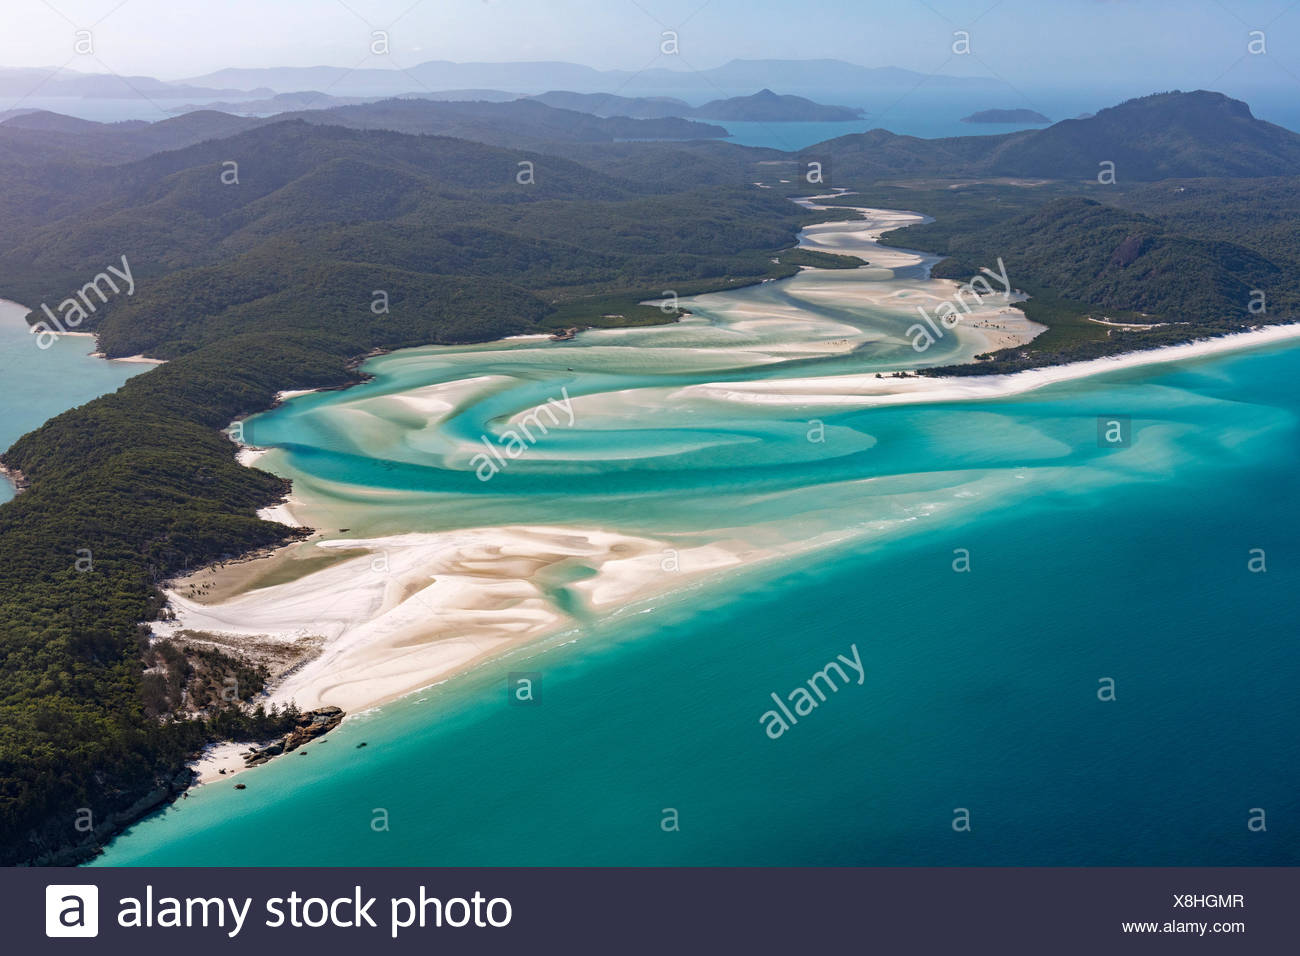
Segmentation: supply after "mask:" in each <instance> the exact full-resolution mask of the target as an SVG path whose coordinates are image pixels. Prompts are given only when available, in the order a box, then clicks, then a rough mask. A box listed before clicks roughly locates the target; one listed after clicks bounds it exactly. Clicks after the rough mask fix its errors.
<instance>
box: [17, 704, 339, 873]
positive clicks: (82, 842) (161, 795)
mask: <svg viewBox="0 0 1300 956" xmlns="http://www.w3.org/2000/svg"><path fill="white" fill-rule="evenodd" d="M345 716H347V715H346V714H345V713H344V712H343V711H342V710H340V709H339V708H338V707H321V708H319V709H317V710H311V711H307V712H306V713H303V714H301V715H299V717H298V719H297V722H296V726H295V727H294V728H293V730H291V731H289V733H287V734H285V735H284V736H283V737H282V738H280V739H279V740H277V741H275V742H274V743H271V744H268V745H267V746H264V747H252V748H250V749H249V750H248V751H246V752H245V753H244V755H243V756H244V766H245V768H249V767H260V766H261V765H263V764H265V763H267V762H269V761H270V760H271V759H272V758H274V757H277V756H280V755H281V754H286V753H290V752H292V751H294V750H297V749H298V748H299V747H302V746H303V745H304V744H307V743H310V742H311V741H313V740H317V739H319V738H320V737H322V736H324V735H325V734H327V733H329V732H330V731H331V730H333V729H334V728H335V727H337V726H338V725H339V724H341V723H342V722H343V718H344V717H345ZM197 778H198V775H197V774H196V773H195V771H194V770H193V769H192V768H190V767H184V768H182V769H181V770H179V771H177V772H176V773H175V774H173V775H172V776H170V777H168V776H162V775H160V776H158V777H156V778H155V779H154V782H153V786H152V788H151V789H149V790H148V791H147V792H145V793H141V794H139V795H138V796H137V797H135V799H133V800H131V801H130V802H129V803H127V804H126V805H125V806H123V807H122V809H120V810H116V811H114V812H112V813H109V814H108V815H106V816H105V817H104V818H103V819H102V820H101V821H100V822H99V823H98V824H96V825H94V826H93V827H92V828H90V829H87V830H85V831H83V832H81V834H80V839H77V840H76V841H75V842H73V841H71V840H68V841H66V842H64V841H63V839H61V837H60V835H58V834H55V833H51V832H48V830H47V831H46V832H45V833H43V834H33V835H32V844H31V845H32V847H33V849H32V851H31V852H30V854H29V855H28V856H27V859H26V861H25V862H24V863H22V864H19V865H25V866H79V865H81V864H83V863H86V862H88V861H89V860H93V859H94V858H95V857H97V856H99V854H100V853H102V852H103V847H104V845H105V844H107V843H108V842H109V841H110V840H112V839H113V837H115V836H117V835H118V834H119V833H121V832H122V831H123V830H125V829H127V827H129V826H131V825H132V824H134V823H137V822H139V821H140V820H143V819H144V818H145V817H147V816H149V815H151V814H153V813H155V812H156V811H158V810H161V809H163V808H164V807H165V806H166V805H168V804H170V803H173V802H175V801H176V800H179V799H181V798H183V797H185V796H187V794H188V791H189V789H190V788H191V787H192V786H194V784H195V781H196V780H197ZM237 786H239V787H240V789H244V785H243V784H239V785H237ZM123 799H124V800H126V799H130V798H129V796H124V798H123Z"/></svg>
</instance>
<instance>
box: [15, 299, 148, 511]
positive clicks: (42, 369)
mask: <svg viewBox="0 0 1300 956" xmlns="http://www.w3.org/2000/svg"><path fill="white" fill-rule="evenodd" d="M29 311H30V309H28V308H27V307H26V306H22V305H18V304H16V303H13V302H5V301H3V300H0V449H4V448H8V447H9V446H10V445H12V444H13V443H14V442H15V441H17V440H18V439H19V438H21V437H22V436H23V435H25V434H27V433H28V432H29V431H32V430H33V429H36V428H39V427H40V426H41V425H42V424H44V423H45V422H46V421H48V420H49V419H51V418H53V417H54V416H55V415H58V414H59V413H60V412H65V411H67V410H68V409H69V408H75V407H76V406H78V405H83V404H85V403H86V402H88V401H90V400H91V399H92V398H98V397H99V396H100V395H106V394H107V393H109V392H115V391H117V389H118V387H119V386H121V385H122V383H123V382H125V381H126V380H127V379H128V378H130V377H131V376H132V375H139V374H140V373H141V372H146V371H148V370H149V368H150V366H148V365H142V364H138V363H135V362H106V361H104V360H103V359H97V358H91V357H90V353H91V352H93V351H95V340H94V339H92V338H88V337H86V336H77V335H63V336H59V338H58V339H57V341H55V342H54V343H53V344H52V345H51V346H50V347H49V348H48V349H45V350H42V349H40V348H37V345H36V339H35V337H33V336H32V334H31V333H30V332H29V331H28V326H27V323H26V321H24V316H26V315H27V313H28V312H29ZM13 496H14V492H13V486H12V485H11V484H9V482H8V481H6V480H5V479H4V478H0V503H3V502H6V501H8V500H9V499H11V498H12V497H13Z"/></svg>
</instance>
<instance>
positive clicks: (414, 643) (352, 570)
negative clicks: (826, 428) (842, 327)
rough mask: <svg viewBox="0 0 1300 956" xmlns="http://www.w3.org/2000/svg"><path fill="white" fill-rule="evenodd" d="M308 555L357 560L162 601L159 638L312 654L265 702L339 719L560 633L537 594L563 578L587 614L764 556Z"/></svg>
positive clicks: (371, 548) (513, 535) (413, 541)
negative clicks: (180, 635) (219, 596)
mask: <svg viewBox="0 0 1300 956" xmlns="http://www.w3.org/2000/svg"><path fill="white" fill-rule="evenodd" d="M316 547H318V548H322V549H334V548H337V549H348V550H355V549H361V550H364V551H365V552H366V553H365V554H363V555H361V556H359V557H355V558H350V559H347V560H344V561H340V562H338V563H336V564H333V565H331V566H329V567H327V568H325V569H323V570H319V571H316V572H314V573H311V574H308V575H305V576H303V577H301V578H299V579H298V580H294V581H289V582H287V583H283V584H277V585H274V586H271V587H264V588H259V589H257V590H252V591H247V592H245V593H243V594H240V595H238V596H237V597H234V598H231V599H229V600H226V601H224V602H221V603H219V604H211V605H209V604H202V603H199V602H197V601H194V600H191V599H189V598H186V597H184V596H182V595H181V594H180V593H178V592H177V591H175V590H173V591H170V592H168V597H169V599H170V601H171V605H172V608H173V609H174V610H175V612H176V618H177V619H176V621H175V622H174V623H171V624H169V625H168V626H167V627H168V628H169V629H170V630H182V629H185V630H192V631H200V632H205V633H210V634H215V635H222V636H225V637H227V638H242V639H245V640H246V641H249V642H252V643H255V644H279V645H282V646H285V647H292V646H294V645H320V646H322V647H323V650H322V652H321V653H320V655H319V656H317V657H316V658H314V659H312V660H310V661H308V662H307V663H306V664H303V665H301V666H300V667H298V668H297V669H295V670H293V671H292V672H291V673H289V674H288V675H287V676H286V677H285V678H284V679H283V680H282V681H280V683H279V684H278V686H276V688H275V690H274V692H273V693H272V695H271V698H270V701H268V703H280V704H284V703H287V702H288V701H290V700H294V701H296V702H297V704H298V706H299V707H302V708H303V709H308V708H312V707H319V706H323V705H326V704H333V705H336V706H339V707H342V708H343V709H344V710H347V711H353V710H358V709H362V708H366V707H371V706H374V705H376V704H379V703H382V702H384V701H388V700H392V699H394V698H396V697H399V696H402V695H403V694H406V693H409V692H411V691H414V690H417V689H419V688H421V687H426V686H428V685H429V684H431V683H434V682H436V681H438V680H440V679H442V678H444V677H446V676H447V675H448V674H450V673H452V672H454V671H456V670H458V669H460V668H462V667H464V666H466V665H468V664H471V663H473V662H475V661H477V660H479V659H480V658H482V657H484V656H485V655H488V654H491V653H493V652H495V651H499V650H501V649H502V648H503V647H505V646H507V645H512V644H516V643H520V642H523V641H528V640H533V639H535V638H537V637H540V636H542V635H544V634H546V633H549V632H551V631H554V630H556V629H557V628H559V627H561V626H562V625H565V624H567V623H570V622H571V620H572V619H571V618H570V617H569V616H568V615H567V614H565V613H563V612H561V611H560V610H559V609H558V608H557V607H556V606H555V604H554V603H553V602H552V600H551V598H550V597H549V596H548V594H547V592H546V586H545V585H544V583H543V582H544V581H545V580H546V579H547V576H548V573H550V574H554V573H557V572H561V571H562V569H563V568H565V567H566V566H575V565H583V566H585V567H587V568H591V569H593V570H594V571H595V574H594V575H592V576H591V577H588V578H586V579H584V580H581V581H578V582H576V583H574V584H572V585H570V587H571V589H572V590H573V591H574V592H576V593H578V594H579V595H581V596H583V597H584V598H585V599H586V600H587V601H588V602H589V604H590V606H591V607H592V608H593V609H596V610H601V609H607V608H609V607H611V606H614V605H622V604H627V603H629V602H632V601H636V600H639V599H642V598H646V597H649V596H652V595H654V594H656V593H659V592H661V591H664V590H667V589H671V588H674V587H678V586H680V585H681V584H682V582H683V581H684V580H685V579H688V578H697V577H699V576H700V575H702V574H707V573H710V572H713V571H716V570H718V569H721V568H725V567H731V566H735V565H738V564H741V563H743V562H745V561H752V560H754V559H756V558H760V557H763V556H765V555H766V553H765V552H759V551H757V550H752V549H751V550H749V551H744V550H739V548H738V550H728V548H727V547H725V546H722V545H718V544H711V545H707V546H695V547H681V546H678V547H673V546H672V545H670V544H668V543H667V542H664V541H656V540H651V539H649V538H640V537H633V536H630V535H624V534H618V533H616V532H610V531H604V530H599V529H589V528H572V527H540V526H537V527H535V526H528V527H502V528H475V529H469V530H464V531H453V532H446V533H442V534H405V535H394V536H391V537H385V538H373V539H362V540H348V539H334V540H324V541H318V542H316Z"/></svg>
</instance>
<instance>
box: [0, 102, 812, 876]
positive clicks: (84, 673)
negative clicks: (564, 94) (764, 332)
mask: <svg viewBox="0 0 1300 956" xmlns="http://www.w3.org/2000/svg"><path fill="white" fill-rule="evenodd" d="M539 108H541V107H539ZM230 159H234V160H236V161H237V162H238V163H239V176H240V184H239V185H226V184H224V183H223V182H222V175H221V174H222V172H223V169H224V168H225V167H224V166H223V163H224V162H225V161H227V160H230ZM525 160H526V161H529V162H532V163H533V164H534V166H535V172H536V178H535V183H533V184H529V185H526V184H522V183H520V182H519V181H518V179H517V173H518V172H519V168H520V167H519V165H518V164H519V163H520V162H521V161H525ZM0 176H4V177H7V178H9V179H12V180H13V181H14V182H15V183H16V184H18V185H20V186H21V188H17V187H16V188H14V189H12V190H0V207H3V208H8V209H12V211H13V212H14V214H15V217H16V218H22V219H23V221H25V223H26V226H25V228H23V229H21V230H16V231H14V232H12V233H7V234H6V235H5V237H4V238H3V239H0V288H3V289H4V290H5V293H6V295H9V296H13V297H15V298H17V299H20V300H23V301H26V302H28V303H30V304H36V303H40V302H50V303H58V302H59V301H60V300H61V299H63V298H64V297H65V296H67V295H69V294H70V293H71V292H72V291H74V290H76V289H79V288H81V286H82V285H83V284H84V283H85V282H87V281H88V280H89V279H90V278H91V277H93V276H94V275H95V274H96V273H98V272H100V271H102V270H103V269H104V267H105V266H106V265H107V264H108V263H109V262H111V261H113V260H115V259H117V258H119V257H120V256H121V255H124V254H125V255H126V256H128V257H129V259H130V262H131V266H132V271H133V273H134V275H135V277H136V282H137V288H136V292H135V295H134V296H131V297H128V296H126V295H120V296H117V297H115V298H113V299H111V300H110V301H109V302H108V303H106V304H103V305H101V306H100V307H99V308H98V311H96V312H95V314H94V315H93V316H92V317H91V318H90V320H89V321H88V322H87V323H86V325H85V326H83V327H82V328H83V329H87V328H89V329H94V330H95V331H97V332H98V333H99V335H100V342H101V345H102V347H103V348H104V349H105V350H106V351H107V352H108V353H109V354H111V355H126V354H134V353H137V352H144V353H147V354H150V355H153V356H157V357H163V358H167V359H168V360H169V362H168V364H166V365H164V366H161V367H159V368H157V369H155V370H153V371H151V372H149V373H147V374H145V375H142V376H139V377H136V378H133V379H132V380H131V381H130V382H128V383H127V384H126V385H125V386H123V387H122V388H121V389H120V390H119V391H117V392H116V393H115V394H113V395H110V396H106V397H104V398H102V399H99V400H97V401H94V402H90V403H88V404H86V405H84V406H82V407H80V408H77V409H74V410H72V411H69V412H66V413H64V414H62V415H60V416H58V417H56V418H54V419H52V420H51V421H49V422H47V423H46V424H45V425H44V426H42V427H41V428H40V429H38V430H36V431H35V432H33V433H31V434H29V435H26V436H24V437H23V438H22V439H20V440H19V441H18V442H17V443H16V444H15V445H14V446H13V447H12V448H11V449H9V450H8V451H7V452H6V453H5V455H4V462H5V464H6V465H7V466H10V467H13V468H16V469H19V470H20V471H22V472H23V474H24V475H25V477H26V479H27V482H28V490H27V491H25V492H24V493H23V494H21V495H19V496H18V498H16V499H15V500H14V501H12V502H10V503H9V504H7V505H5V506H3V507H0V634H3V639H2V640H0V860H2V861H4V862H19V861H31V860H40V859H46V860H48V859H51V858H52V857H51V856H50V854H55V853H59V852H60V851H66V850H69V849H70V848H74V847H77V846H78V845H82V846H83V848H84V849H85V850H91V849H93V839H92V838H91V836H90V835H89V834H86V833H83V832H81V831H79V830H77V829H75V825H76V823H77V821H78V820H79V819H80V818H79V817H78V811H79V809H80V808H87V809H89V810H90V811H91V812H92V813H93V816H94V819H95V820H96V821H103V820H106V819H109V818H110V817H111V815H113V814H115V813H121V812H124V811H126V810H127V808H129V807H131V806H132V805H138V803H139V801H141V800H142V799H144V798H147V797H148V795H149V794H151V793H159V792H167V790H168V789H169V788H170V787H174V786H175V780H176V779H177V777H176V775H177V772H178V771H179V770H180V769H181V767H182V764H183V762H184V761H185V759H186V757H187V756H188V755H189V754H190V753H191V752H192V751H193V750H194V749H195V748H196V747H198V746H200V745H202V744H203V743H205V742H206V741H209V740H212V739H215V738H219V737H231V736H234V737H237V738H238V737H243V738H247V737H250V736H266V735H267V734H268V732H272V731H278V730H279V729H280V725H281V724H283V723H284V721H285V719H286V717H285V715H283V714H265V713H259V712H257V711H256V710H254V711H251V712H248V711H246V710H241V709H239V708H238V707H236V706H234V704H233V703H232V702H222V706H217V702H216V701H214V700H213V693H214V690H215V688H217V687H220V686H224V683H225V680H226V678H227V677H233V678H234V679H235V680H237V681H238V683H239V686H240V687H241V688H242V689H243V690H244V691H245V692H252V691H253V690H255V689H256V687H257V686H258V675H259V671H258V670H257V668H256V665H253V664H250V663H248V662H241V661H237V660H233V659H225V658H221V657H217V656H214V655H215V654H216V652H209V651H202V650H196V649H194V648H190V649H189V650H188V651H187V650H184V649H182V650H179V651H177V650H162V649H160V648H159V646H158V645H157V644H156V643H155V644H153V645H149V644H148V643H147V641H146V638H145V631H143V630H142V629H141V628H140V622H142V621H150V620H152V619H154V618H155V617H156V616H157V615H158V614H159V612H160V610H161V609H162V606H163V599H162V596H161V593H160V591H159V588H160V586H161V585H162V584H163V583H164V582H166V581H167V580H169V579H171V578H174V577H176V576H178V575H181V574H183V573H185V572H187V571H190V570H196V569H198V568H199V567H201V566H203V565H205V564H208V563H211V562H213V561H217V560H222V559H228V558H232V557H235V556H237V555H239V554H242V553H246V552H248V551H250V550H252V549H256V548H262V547H266V546H271V545H276V544H279V543H282V542H284V541H285V540H287V539H289V538H291V537H293V536H294V535H295V534H298V533H299V532H296V531H294V530H292V529H289V528H286V527H284V526H281V525H278V524H273V523H270V522H266V521H263V520H260V519H259V518H257V517H256V511H257V510H258V509H259V508H260V507H263V506H265V505H267V504H270V503H272V502H274V501H276V500H277V499H278V498H280V497H281V496H283V495H284V493H285V492H286V490H287V489H286V486H285V483H284V482H283V481H281V480H280V479H278V478H275V477H274V476H271V475H268V474H265V473H262V472H259V471H255V470H251V469H246V468H243V467H240V466H239V465H238V464H236V462H235V459H234V452H235V446H234V445H233V444H232V443H231V442H230V441H229V440H228V439H227V438H226V437H225V436H223V435H222V434H221V432H220V429H222V428H224V427H225V426H226V425H227V424H229V423H230V422H231V421H232V420H234V419H237V418H239V417H241V416H245V415H249V414H251V413H253V412H256V411H260V410H263V409H265V408H267V407H269V406H270V405H271V404H272V402H273V401H274V397H275V394H276V393H277V392H278V391H281V390H283V389H290V388H319V387H328V386H341V385H345V384H347V383H349V382H351V381H354V380H355V379H356V372H355V371H354V369H355V362H356V361H357V359H358V358H359V357H361V356H364V355H366V354H369V353H371V352H373V351H374V350H377V349H396V348H402V347H407V346H415V345H423V344H429V343H454V342H466V341H475V340H485V339H492V338H497V337H500V336H502V335H508V334H513V333H519V332H537V331H547V330H550V329H552V328H555V327H563V326H564V325H565V324H566V323H572V324H595V322H594V319H593V316H592V314H591V313H592V312H593V311H598V312H599V315H600V316H607V315H617V314H619V313H622V314H623V316H622V318H621V319H618V318H615V319H609V320H606V321H608V322H610V323H612V324H630V323H635V322H641V321H646V320H647V319H653V320H655V321H667V320H669V319H670V317H669V316H666V315H664V314H662V313H660V312H659V311H658V310H655V309H646V310H645V311H638V310H636V309H632V308H628V307H627V303H628V301H629V297H631V298H632V299H634V300H636V301H639V298H644V297H645V296H646V294H647V292H648V294H650V295H658V294H660V293H661V292H662V290H664V289H673V290H677V291H678V292H679V294H687V293H689V292H693V291H703V290H705V289H709V288H724V287H729V286H730V285H732V284H734V283H737V282H754V281H761V279H763V278H766V277H770V276H775V275H786V274H789V273H790V272H792V271H793V270H794V269H795V268H796V264H795V262H794V261H789V262H773V261H772V260H774V259H782V258H783V257H785V256H786V254H785V253H784V252H783V250H788V249H789V247H791V246H792V245H793V243H794V242H795V237H796V233H797V231H798V230H799V228H801V226H802V225H804V224H805V223H807V222H809V221H810V220H812V219H815V218H817V217H816V216H810V215H808V214H807V213H806V212H805V211H803V210H800V209H799V208H797V207H795V206H793V205H792V204H790V203H788V202H787V201H785V200H784V199H782V198H780V197H779V196H775V195H771V194H767V193H764V192H762V191H760V190H756V189H753V188H752V187H750V188H747V187H744V186H742V185H732V186H728V187H725V188H715V189H710V190H703V191H702V190H696V189H689V188H681V187H677V188H668V187H660V186H647V185H646V184H644V183H639V182H628V181H625V180H621V179H618V178H616V177H613V176H610V175H606V174H603V173H600V172H597V171H594V170H592V169H589V168H586V167H584V166H581V165H579V164H577V163H574V162H571V161H569V160H565V159H561V158H558V157H554V156H548V155H544V154H540V153H521V152H519V151H507V150H500V149H496V148H493V147H489V146H484V145H480V144H475V143H470V142H464V141H460V140H451V139H441V138H435V137H416V136H406V135H400V134H396V133H387V132H360V131H355V130H347V129H340V128H333V127H324V126H316V125H308V124H305V123H299V122H290V123H280V124H271V125H265V126H260V127H257V128H255V129H252V130H250V131H246V132H243V133H240V134H238V135H236V136H234V137H231V138H228V139H226V140H221V141H217V142H209V143H201V144H198V145H195V146H189V147H187V148H185V149H181V150H177V151H174V152H169V153H164V154H160V155H156V156H151V157H149V158H147V159H144V160H140V161H137V162H134V163H131V164H128V165H125V166H119V167H114V168H111V169H107V168H105V169H91V170H88V171H87V170H81V171H78V170H75V169H70V168H66V167H64V168H60V167H57V166H49V167H47V168H44V169H42V168H40V167H35V166H31V165H28V166H24V167H22V168H20V169H15V168H13V167H0ZM33 208H42V209H44V210H45V211H46V213H47V216H48V217H49V218H47V219H46V220H45V221H38V217H35V216H33V215H32V214H31V210H32V209H33ZM789 258H790V259H791V260H798V261H804V257H803V256H802V254H801V255H799V256H790V257H789ZM629 290H630V291H629ZM381 293H383V294H386V299H384V298H382V297H381ZM377 303H383V306H384V307H383V308H380V307H378V306H377ZM633 304H634V302H633ZM647 312H648V313H653V314H652V315H651V314H647ZM40 354H41V353H39V352H38V351H37V350H36V349H35V347H34V346H33V357H32V360H33V361H39V358H40ZM182 689H185V692H184V693H182ZM290 722H291V721H290ZM65 858H66V857H65Z"/></svg>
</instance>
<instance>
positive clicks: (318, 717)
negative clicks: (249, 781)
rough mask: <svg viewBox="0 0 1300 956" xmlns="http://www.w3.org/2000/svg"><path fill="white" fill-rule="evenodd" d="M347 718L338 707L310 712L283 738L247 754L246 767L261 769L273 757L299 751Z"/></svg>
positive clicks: (301, 717) (253, 749) (245, 756)
mask: <svg viewBox="0 0 1300 956" xmlns="http://www.w3.org/2000/svg"><path fill="white" fill-rule="evenodd" d="M345 716H347V715H346V714H344V713H343V711H342V710H341V709H339V708H338V707H319V708H317V709H316V710H309V711H308V712H307V713H305V714H303V715H301V716H300V717H299V718H298V726H296V727H294V728H293V730H291V731H289V732H288V733H287V734H285V735H284V737H283V738H281V739H280V740H277V741H276V742H275V743H273V744H268V745H267V746H265V747H261V748H257V747H254V748H252V749H251V750H249V751H248V752H247V753H245V754H244V766H245V767H260V766H261V765H262V764H264V763H268V762H269V761H270V760H271V758H272V757H278V756H280V755H281V754H287V753H290V752H291V751H294V750H297V749H298V748H299V747H301V746H302V745H303V744H307V743H311V742H312V741H313V740H315V739H316V738H318V737H323V736H324V735H325V734H327V733H329V732H330V731H331V730H333V729H334V728H335V727H337V726H338V725H339V724H341V723H343V718H344V717H345Z"/></svg>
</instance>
